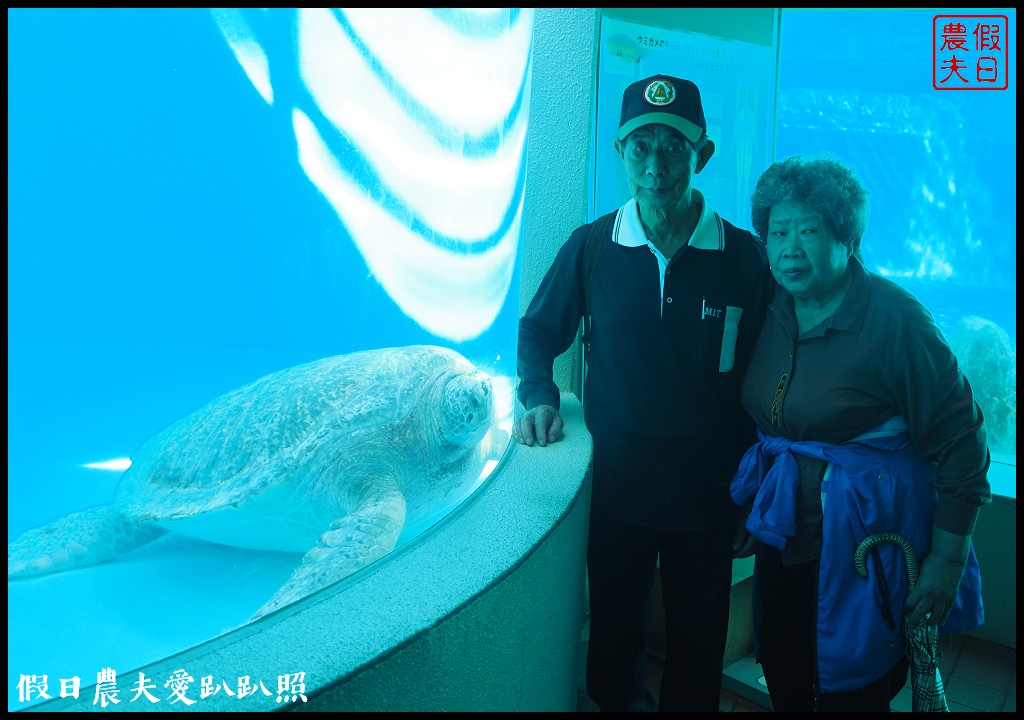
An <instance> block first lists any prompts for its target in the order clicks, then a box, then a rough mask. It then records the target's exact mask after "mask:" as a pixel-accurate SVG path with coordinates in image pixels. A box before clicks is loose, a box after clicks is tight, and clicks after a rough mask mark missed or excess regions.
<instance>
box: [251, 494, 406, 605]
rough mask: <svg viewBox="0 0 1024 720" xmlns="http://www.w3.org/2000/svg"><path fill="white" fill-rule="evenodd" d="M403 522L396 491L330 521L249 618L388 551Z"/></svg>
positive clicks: (402, 505) (335, 579)
mask: <svg viewBox="0 0 1024 720" xmlns="http://www.w3.org/2000/svg"><path fill="white" fill-rule="evenodd" d="M404 524H405V498H404V497H403V496H402V494H401V493H400V492H398V491H397V490H393V491H390V492H388V493H386V494H384V495H381V496H378V497H377V498H375V499H374V500H373V501H371V502H368V503H366V504H364V505H363V506H361V507H360V508H359V509H358V510H357V511H355V512H352V513H349V514H348V515H345V516H344V517H341V518H339V519H337V520H335V521H334V522H332V523H331V527H330V529H329V530H328V531H327V532H325V533H324V534H323V535H321V536H320V538H319V539H318V540H317V543H316V545H315V546H314V547H312V548H310V550H309V551H308V552H307V553H306V554H305V555H304V556H303V557H302V563H301V564H300V565H299V567H297V568H296V569H295V572H293V573H292V575H291V577H290V578H288V581H287V582H286V583H285V584H284V585H282V586H281V588H280V589H279V590H278V591H277V592H276V593H275V594H274V597H272V598H271V599H270V600H268V601H267V602H266V604H264V605H263V607H261V608H260V609H259V610H257V611H256V613H255V614H254V615H253V616H252V617H251V618H250V620H257V619H259V618H261V617H263V616H264V615H267V614H269V613H271V612H274V611H275V610H278V609H279V608H282V607H284V606H285V605H290V604H291V603H293V602H295V601H296V600H300V599H302V598H304V597H305V596H307V595H309V594H311V593H314V592H316V591H317V590H320V589H322V588H325V587H327V586H328V585H332V584H334V583H336V582H338V581H339V580H341V579H342V578H345V577H348V576H349V575H351V574H352V573H354V572H356V571H357V570H359V569H361V568H363V567H366V566H367V565H369V564H370V563H372V562H373V561H374V560H377V559H379V558H381V557H383V556H384V555H387V554H388V553H389V552H391V551H392V550H393V549H394V547H395V543H396V542H397V541H398V536H399V535H401V534H402V527H403V525H404Z"/></svg>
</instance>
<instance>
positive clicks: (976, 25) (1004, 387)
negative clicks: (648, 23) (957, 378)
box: [775, 8, 1017, 497]
mask: <svg viewBox="0 0 1024 720" xmlns="http://www.w3.org/2000/svg"><path fill="white" fill-rule="evenodd" d="M955 12H956V11H939V10H900V11H895V10H893V11H887V10H872V11H848V12H841V11H801V10H783V12H782V16H781V36H780V48H781V50H780V55H779V71H778V76H779V87H778V105H777V113H778V117H777V123H776V143H775V158H776V159H782V158H785V157H788V156H790V155H794V154H797V153H815V152H831V153H834V154H835V155H837V156H839V157H840V158H841V159H843V160H844V161H845V162H847V163H848V164H850V165H852V166H853V167H854V168H855V169H856V171H857V172H858V174H859V176H860V177H861V179H862V180H863V181H864V183H865V185H866V186H867V187H868V189H869V190H870V192H871V218H870V221H869V224H868V230H867V233H866V235H865V237H864V240H863V245H862V249H863V252H864V256H865V259H866V261H867V264H868V266H869V267H870V269H872V270H875V271H876V272H879V273H881V274H883V275H885V276H886V277H889V278H891V279H893V280H895V281H896V282H898V283H900V284H901V285H903V286H904V287H906V288H907V289H909V290H910V291H911V292H913V293H914V294H915V295H916V296H917V297H918V298H919V299H920V300H921V301H922V302H923V303H924V304H925V305H926V306H927V307H928V308H929V309H930V310H931V312H932V313H933V314H934V316H935V319H936V321H937V323H938V325H939V327H940V328H941V329H942V331H943V333H944V334H945V336H946V338H947V340H948V341H949V342H950V344H951V346H952V347H953V349H954V350H955V351H956V353H957V356H958V359H959V361H960V365H961V367H962V369H963V371H964V373H965V374H966V376H967V378H968V380H969V382H970V383H971V385H972V387H973V389H974V392H975V395H976V399H977V401H978V403H979V405H980V407H981V408H982V411H983V412H984V415H985V421H986V426H987V429H988V436H989V448H990V450H991V452H992V460H993V464H992V471H991V473H990V480H991V481H992V485H993V491H994V492H996V493H997V494H999V495H1003V496H1008V497H1016V465H1017V360H1016V354H1017V302H1016V300H1017V200H1016V198H1017V163H1016V157H1017V109H1016V108H1017V78H1016V70H1017V63H1016V40H1015V35H1014V33H1015V32H1016V19H1017V18H1016V11H1015V10H1014V9H1012V8H1009V9H1007V8H1001V9H995V10H985V9H977V10H970V11H964V12H969V14H970V17H967V18H963V19H962V21H961V19H957V18H950V19H939V20H938V24H937V25H936V24H935V23H936V16H938V15H942V14H947V15H948V14H950V13H955ZM950 23H959V24H960V25H961V26H962V27H963V31H962V32H961V33H959V35H962V40H963V42H962V43H961V47H962V48H963V51H962V52H960V53H959V55H960V57H961V58H962V59H964V60H965V61H968V65H967V66H966V67H960V66H959V63H958V77H963V78H964V80H967V81H971V83H972V84H971V87H972V88H973V89H956V90H950V89H946V87H947V86H946V85H945V84H944V82H943V80H944V78H946V77H948V76H950V75H951V70H952V65H951V64H950V63H949V58H944V53H943V52H942V47H943V45H945V46H946V47H947V48H948V47H950V46H951V45H954V46H955V43H956V42H957V40H958V39H960V38H959V37H958V35H957V33H955V32H953V30H955V29H956V26H955V25H954V26H953V27H952V28H948V27H947V25H949V24H950ZM1007 24H1008V30H1009V37H1006V36H1005V35H1006V33H1002V36H1000V33H998V32H996V34H995V35H992V34H990V33H989V32H987V31H986V29H987V30H988V31H991V30H993V29H999V28H1000V27H1001V28H1003V29H1006V28H1007ZM837 28H842V31H841V32H837ZM936 28H937V30H936ZM947 30H949V32H948V33H946V34H947V37H946V38H945V39H943V33H944V32H946V31H947ZM936 33H937V34H936ZM933 40H936V41H937V48H938V50H939V52H936V51H935V50H934V49H933ZM950 57H952V56H950ZM992 63H996V64H995V65H993V64H992ZM994 72H1001V73H1003V74H1002V75H996V74H993V73H994ZM979 78H980V82H979ZM988 79H991V80H999V82H987V84H986V81H987V80H988ZM952 80H953V81H957V78H952ZM1004 81H1006V82H1004ZM961 85H963V83H961ZM1004 85H1005V89H1004V87H1003V86H1004ZM940 88H941V89H940Z"/></svg>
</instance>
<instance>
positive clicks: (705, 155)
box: [697, 138, 715, 172]
mask: <svg viewBox="0 0 1024 720" xmlns="http://www.w3.org/2000/svg"><path fill="white" fill-rule="evenodd" d="M714 154H715V142H714V141H713V140H712V139H711V138H708V141H707V142H706V143H704V147H702V148H701V149H700V152H698V153H697V172H700V171H701V170H703V169H704V168H705V167H706V166H707V164H708V161H709V160H711V156H712V155H714Z"/></svg>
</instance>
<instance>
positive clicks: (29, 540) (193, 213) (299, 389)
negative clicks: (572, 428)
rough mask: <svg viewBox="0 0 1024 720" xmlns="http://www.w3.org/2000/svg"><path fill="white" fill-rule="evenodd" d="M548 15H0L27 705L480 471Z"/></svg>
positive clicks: (250, 610)
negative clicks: (536, 56) (539, 37)
mask: <svg viewBox="0 0 1024 720" xmlns="http://www.w3.org/2000/svg"><path fill="white" fill-rule="evenodd" d="M532 33H533V16H532V10H530V9H509V8H492V9H427V8H401V9H382V10H372V9H329V8H311V9H278V8H262V9H238V8H220V9H218V8H214V9H203V8H184V9H13V8H9V9H8V491H7V493H8V574H9V581H8V602H9V610H8V636H9V639H8V710H17V709H22V708H25V707H29V706H31V705H33V704H37V703H39V702H42V701H44V700H46V699H48V698H59V697H62V696H64V694H65V693H70V692H72V690H74V691H75V692H77V691H78V688H79V685H80V687H81V688H88V687H89V686H91V685H93V684H95V683H96V682H97V680H98V679H101V678H100V672H101V671H103V670H104V669H106V668H119V669H121V670H123V671H125V672H127V671H129V670H131V669H134V668H138V667H141V666H142V665H145V664H147V663H149V662H153V661H156V660H159V659H161V658H164V657H167V656H169V655H171V654H173V653H176V652H180V651H182V650H185V649H187V648H189V647H193V646H195V645H198V644H200V643H202V642H204V641H207V640H209V639H212V638H215V637H218V636H220V635H221V634H223V633H225V632H229V631H231V630H233V629H235V628H238V627H240V626H243V625H246V624H248V623H249V622H252V621H259V618H261V617H263V616H264V615H267V614H271V613H274V612H278V611H284V612H287V610H286V609H285V610H282V608H287V607H289V606H290V605H291V604H293V603H296V602H302V601H303V600H304V599H305V598H307V597H309V596H311V595H312V594H315V593H316V592H319V591H320V590H323V589H325V588H327V587H335V588H336V589H337V587H338V584H339V583H352V582H357V581H358V578H359V574H360V572H362V570H363V569H365V567H367V566H369V565H370V564H372V563H373V562H376V561H386V558H387V557H388V556H389V555H391V554H392V553H398V552H401V550H402V548H403V547H405V546H406V544H407V543H409V542H411V541H414V540H415V539H416V538H417V537H419V536H421V534H422V533H424V532H429V529H430V528H431V527H432V526H434V525H435V524H437V523H439V522H443V521H444V518H445V516H447V515H449V514H450V513H452V512H453V511H455V510H457V509H458V508H460V507H463V506H465V505H466V504H468V503H469V502H471V501H472V497H473V493H474V492H475V491H476V490H477V489H478V488H480V487H481V486H483V485H484V484H486V482H487V480H488V478H489V477H490V476H491V475H492V474H493V473H494V472H495V468H496V467H499V465H500V462H501V459H502V457H503V454H504V453H505V451H506V450H507V448H508V443H509V438H510V433H511V424H512V409H513V386H514V380H513V379H514V376H515V355H516V338H517V327H518V317H519V291H518V286H519V275H520V233H521V223H522V208H523V191H524V185H525V177H526V162H525V161H526V146H527V142H526V141H527V120H528V116H529V106H530V64H531V48H532ZM12 573H13V574H14V575H16V576H17V577H15V578H14V579H11V575H12ZM106 679H108V680H109V678H106ZM83 692H85V690H84V689H83Z"/></svg>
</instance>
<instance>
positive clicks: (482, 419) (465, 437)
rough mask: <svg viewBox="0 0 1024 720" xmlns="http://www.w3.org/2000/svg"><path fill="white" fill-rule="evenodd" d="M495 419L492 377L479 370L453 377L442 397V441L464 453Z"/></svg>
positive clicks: (475, 442)
mask: <svg viewBox="0 0 1024 720" xmlns="http://www.w3.org/2000/svg"><path fill="white" fill-rule="evenodd" d="M493 416H494V391H493V389H492V388H491V378H490V377H489V376H488V375H487V374H486V373H483V372H480V371H479V370H471V371H469V372H465V373H459V374H457V375H451V376H450V377H449V378H448V380H447V381H446V382H445V384H444V389H443V390H442V394H441V412H440V415H439V418H438V419H439V420H440V422H439V427H438V434H439V435H440V439H441V440H442V442H443V443H444V444H445V445H447V446H449V447H451V448H452V449H453V450H456V451H460V452H461V451H464V450H465V449H467V448H470V447H472V446H474V445H476V444H477V443H479V442H480V441H481V440H483V438H484V436H485V435H486V434H487V431H488V430H489V429H490V427H491V422H492V419H493Z"/></svg>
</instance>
